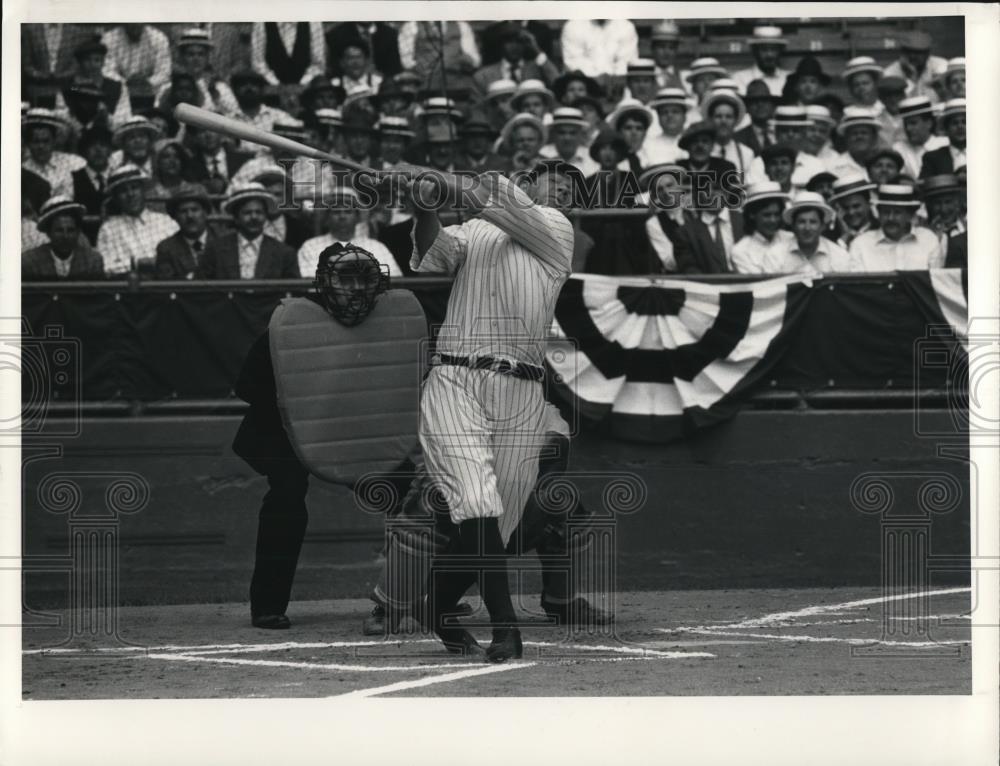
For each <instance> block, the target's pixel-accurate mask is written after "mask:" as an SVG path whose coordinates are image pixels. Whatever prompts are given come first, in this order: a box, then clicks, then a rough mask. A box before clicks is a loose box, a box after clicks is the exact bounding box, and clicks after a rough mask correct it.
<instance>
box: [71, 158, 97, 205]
mask: <svg viewBox="0 0 1000 766" xmlns="http://www.w3.org/2000/svg"><path fill="white" fill-rule="evenodd" d="M72 176H73V200H74V201H75V202H79V203H80V204H81V205H83V206H84V207H85V208H87V214H88V215H100V214H101V205H102V203H103V202H104V195H103V194H101V193H100V192H99V191H97V187H96V186H94V182H93V181H91V180H90V175H89V174H88V173H87V168H80V169H79V170H74V171H73V173H72Z"/></svg>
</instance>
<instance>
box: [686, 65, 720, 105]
mask: <svg viewBox="0 0 1000 766" xmlns="http://www.w3.org/2000/svg"><path fill="white" fill-rule="evenodd" d="M720 77H729V73H728V72H727V71H726V69H725V67H723V66H721V65H720V64H719V61H718V59H714V58H711V57H708V56H706V57H705V58H700V59H695V60H694V61H693V62H691V70H690V71H689V72H688V74H687V77H686V78H685V79H686V80H687V83H688V85H689V86H690V89H691V93H692V94H694V97H695V98H696V99H697V100H698V104H699V105H700V104H701V102H702V99H704V97H705V93H706V92H707V91H708V86H709V85H711V84H712V83H713V82H715V81H716V80H718V79H719V78H720Z"/></svg>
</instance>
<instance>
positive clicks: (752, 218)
mask: <svg viewBox="0 0 1000 766" xmlns="http://www.w3.org/2000/svg"><path fill="white" fill-rule="evenodd" d="M787 204H788V194H787V193H786V192H784V191H783V190H782V188H781V184H779V183H778V182H777V181H762V182H761V183H758V184H754V185H753V186H750V187H749V188H747V196H746V200H745V201H744V202H743V219H744V220H745V221H746V233H745V234H744V235H743V236H742V237H741V238H740V240H739V241H738V242H736V244H734V245H733V270H734V271H737V272H739V273H740V274H770V273H778V272H773V271H770V269H771V268H772V264H773V263H774V262H775V261H776V260H777V258H776V256H775V255H774V251H775V250H786V249H787V248H788V246H789V245H790V244H791V242H792V240H794V236H793V235H792V233H791V232H789V231H785V230H784V229H782V228H781V216H782V213H783V212H784V210H785V205H787Z"/></svg>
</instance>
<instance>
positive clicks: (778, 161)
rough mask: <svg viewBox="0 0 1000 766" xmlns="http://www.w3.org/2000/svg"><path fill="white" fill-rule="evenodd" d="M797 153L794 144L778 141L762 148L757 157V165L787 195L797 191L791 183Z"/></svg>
mask: <svg viewBox="0 0 1000 766" xmlns="http://www.w3.org/2000/svg"><path fill="white" fill-rule="evenodd" d="M798 155H799V152H798V151H797V150H796V149H795V147H794V146H792V145H791V144H786V143H783V142H780V141H779V142H778V143H776V144H771V145H770V146H768V147H767V148H766V149H764V151H762V152H761V153H760V157H759V158H758V159H759V167H763V168H764V173H765V175H766V176H767V178H769V179H770V180H771V181H773V182H774V183H776V184H778V186H779V187H780V188H781V191H782V192H784V193H785V194H786V195H788V196H791V195H792V193H793V192H795V191H797V190H796V189H795V187H794V184H793V183H792V173H793V172H794V170H795V161H796V160H797V159H798ZM755 167H758V165H755ZM803 186H804V184H803Z"/></svg>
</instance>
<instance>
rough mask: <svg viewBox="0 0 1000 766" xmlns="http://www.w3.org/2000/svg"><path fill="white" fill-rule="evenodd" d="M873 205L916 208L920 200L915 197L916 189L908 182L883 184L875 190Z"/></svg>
mask: <svg viewBox="0 0 1000 766" xmlns="http://www.w3.org/2000/svg"><path fill="white" fill-rule="evenodd" d="M875 205H876V206H878V207H882V206H885V205H892V206H893V207H912V208H913V209H914V210H916V209H917V208H918V207H920V205H921V202H920V199H919V198H918V197H917V192H916V189H914V188H913V187H912V186H910V185H909V184H907V185H903V184H884V185H883V186H879V187H878V189H877V190H876V192H875Z"/></svg>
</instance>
